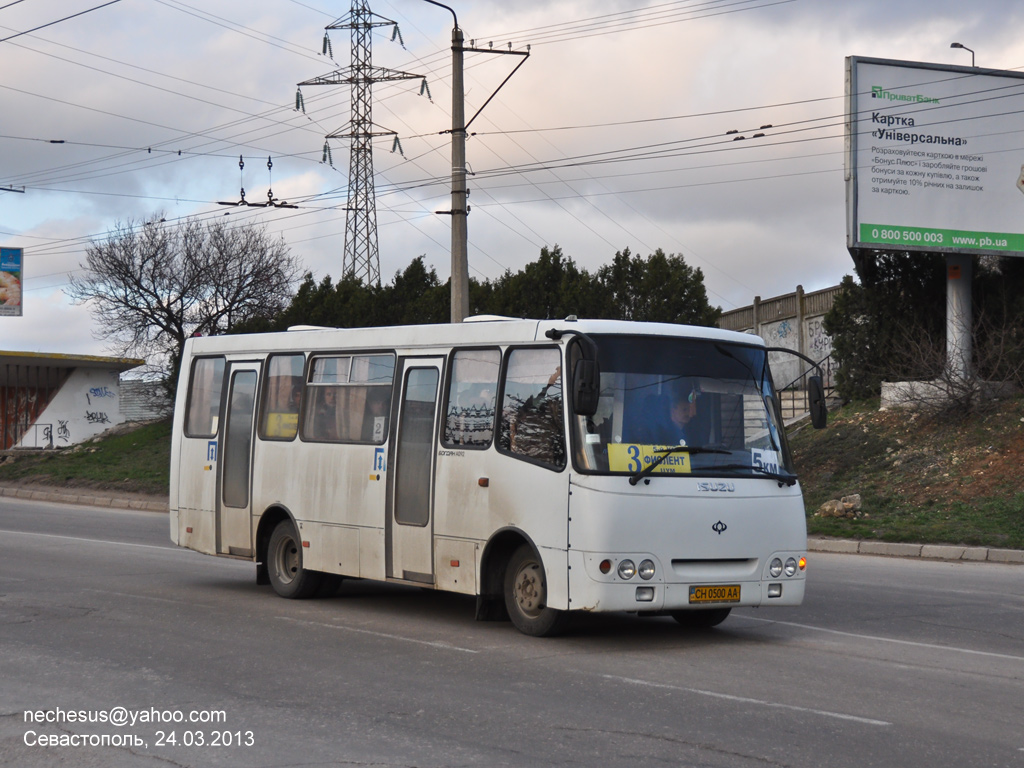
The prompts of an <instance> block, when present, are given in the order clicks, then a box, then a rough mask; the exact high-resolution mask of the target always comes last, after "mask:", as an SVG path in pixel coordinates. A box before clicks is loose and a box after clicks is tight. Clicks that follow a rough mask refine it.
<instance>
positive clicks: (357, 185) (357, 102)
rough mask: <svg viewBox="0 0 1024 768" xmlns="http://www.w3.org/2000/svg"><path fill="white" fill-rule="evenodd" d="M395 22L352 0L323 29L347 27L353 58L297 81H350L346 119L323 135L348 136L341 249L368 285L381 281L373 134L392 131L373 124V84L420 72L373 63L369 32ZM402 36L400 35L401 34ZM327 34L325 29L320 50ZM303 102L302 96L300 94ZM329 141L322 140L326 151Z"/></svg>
mask: <svg viewBox="0 0 1024 768" xmlns="http://www.w3.org/2000/svg"><path fill="white" fill-rule="evenodd" d="M386 26H393V27H394V28H395V33H394V35H398V25H397V23H396V22H394V21H391V20H390V19H385V18H383V17H382V16H378V15H377V14H375V13H373V12H372V11H371V10H370V7H369V3H368V2H367V0H352V9H351V11H350V12H349V14H348V16H344V17H342V18H340V19H338V20H337V21H334V22H332V23H331V24H329V25H327V27H325V29H327V30H331V29H348V30H351V41H352V50H351V64H350V66H348V67H346V68H345V69H339V70H336V71H335V72H332V73H331V74H329V75H324V76H322V77H315V78H313V79H312V80H306V81H304V82H301V83H299V86H300V87H301V86H303V85H350V86H351V87H352V107H351V117H350V120H349V123H348V125H347V126H345V127H344V128H339V129H338V130H337V131H334V132H332V133H329V134H328V135H327V136H326V137H325V138H326V139H328V140H330V139H349V140H350V151H349V173H348V204H347V206H346V213H345V251H344V261H343V274H345V275H349V274H351V275H355V276H356V277H360V278H362V279H364V280H365V282H366V284H367V285H379V284H380V253H379V251H378V248H377V196H376V192H375V189H374V181H373V146H372V142H373V139H374V138H376V137H378V136H394V135H395V132H394V131H385V130H374V129H375V128H377V127H378V126H375V125H374V122H373V84H374V83H380V82H386V81H392V80H419V79H421V78H422V75H414V74H411V73H409V72H399V71H397V70H393V69H383V68H381V67H374V66H373V54H372V50H371V33H372V32H373V29H374V28H375V27H386ZM399 37H400V36H399ZM329 50H330V40H329V38H328V37H327V35H326V34H325V35H324V53H327V52H328V51H329ZM299 103H301V99H300V100H299ZM326 154H327V147H326V145H325V155H326Z"/></svg>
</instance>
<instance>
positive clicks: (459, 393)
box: [443, 349, 501, 448]
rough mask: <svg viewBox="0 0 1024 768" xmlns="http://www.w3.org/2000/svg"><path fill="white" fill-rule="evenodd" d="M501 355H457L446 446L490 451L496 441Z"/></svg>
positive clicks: (480, 352)
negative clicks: (497, 394)
mask: <svg viewBox="0 0 1024 768" xmlns="http://www.w3.org/2000/svg"><path fill="white" fill-rule="evenodd" d="M500 366H501V352H500V351H499V350H497V349H463V350H459V351H458V352H456V353H455V355H454V357H453V362H452V379H451V385H450V387H449V389H448V403H447V405H446V410H445V413H446V417H445V424H444V439H443V442H444V444H445V445H446V446H450V447H456V446H459V447H466V448H486V447H487V446H489V445H490V444H491V440H492V439H493V437H494V410H495V394H496V392H497V390H498V369H499V368H500Z"/></svg>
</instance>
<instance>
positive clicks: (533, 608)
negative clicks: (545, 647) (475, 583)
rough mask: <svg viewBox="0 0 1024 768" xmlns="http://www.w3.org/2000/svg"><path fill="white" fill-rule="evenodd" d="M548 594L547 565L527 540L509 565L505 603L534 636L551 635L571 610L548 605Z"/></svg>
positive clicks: (521, 628)
mask: <svg viewBox="0 0 1024 768" xmlns="http://www.w3.org/2000/svg"><path fill="white" fill-rule="evenodd" d="M547 596H548V584H547V577H546V576H545V574H544V565H543V563H541V561H540V557H538V556H537V554H536V553H535V552H534V551H533V547H531V546H530V545H528V544H523V545H522V546H520V547H519V549H517V550H516V551H515V552H514V553H512V557H511V559H509V561H508V565H507V566H506V568H505V607H506V608H507V609H508V616H509V618H510V619H511V620H512V624H514V625H515V628H516V629H518V630H519V631H520V632H522V633H523V634H524V635H530V636H531V637H550V636H552V635H555V634H557V633H558V632H559V631H560V630H561V629H562V627H563V626H564V624H565V620H566V619H567V618H568V614H567V613H566V612H565V611H559V610H556V609H554V608H550V607H548V605H547Z"/></svg>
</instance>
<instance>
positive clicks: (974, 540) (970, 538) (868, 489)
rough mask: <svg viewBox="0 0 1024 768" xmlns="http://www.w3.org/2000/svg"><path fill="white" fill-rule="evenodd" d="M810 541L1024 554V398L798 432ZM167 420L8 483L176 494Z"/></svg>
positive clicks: (865, 412)
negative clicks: (843, 505)
mask: <svg viewBox="0 0 1024 768" xmlns="http://www.w3.org/2000/svg"><path fill="white" fill-rule="evenodd" d="M791 442H792V445H793V451H794V454H795V458H796V466H797V471H798V472H799V474H800V481H801V484H802V486H803V489H804V494H805V501H806V506H807V515H808V517H807V526H808V531H809V532H810V533H812V534H821V535H826V536H839V537H843V538H858V539H880V540H884V541H911V542H918V543H926V544H966V545H974V546H990V547H1006V548H1011V549H1024V399H1016V400H1009V401H1006V402H1003V403H1000V404H999V405H998V407H996V409H995V410H993V411H992V412H991V413H988V414H986V415H980V416H971V417H968V418H964V419H962V420H960V421H957V422H956V423H937V422H934V421H931V420H929V419H927V418H925V417H924V416H921V415H919V414H918V415H915V414H913V413H907V412H903V411H889V412H886V413H880V412H879V411H878V403H877V402H865V403H854V404H851V405H848V406H846V407H845V408H843V409H842V410H841V411H839V412H837V413H833V414H831V415H830V417H829V427H828V429H825V430H821V431H817V430H814V429H811V428H810V427H809V426H808V427H806V428H802V429H799V430H797V431H796V432H795V433H793V434H792V435H791ZM169 462H170V423H169V422H159V423H155V424H149V425H147V426H144V427H141V428H139V429H137V430H134V431H132V432H127V433H124V434H118V435H112V436H109V437H105V438H103V439H98V440H95V441H93V442H89V443H86V444H85V445H82V446H78V447H76V448H69V449H67V450H63V451H56V452H53V453H47V454H39V453H33V452H25V453H21V452H19V453H18V454H17V455H16V456H15V457H13V458H8V459H6V460H3V463H0V483H5V484H8V483H30V482H31V483H41V484H45V485H54V486H63V487H85V488H96V489H118V490H122V491H127V492H133V493H147V494H159V495H164V496H166V494H167V475H168V465H169ZM853 494H859V495H860V496H861V509H860V511H859V512H851V513H850V516H849V517H822V516H819V515H818V514H816V513H817V510H818V508H819V507H820V506H821V505H822V504H823V503H824V502H826V501H829V500H830V499H839V498H841V497H843V496H851V495H853Z"/></svg>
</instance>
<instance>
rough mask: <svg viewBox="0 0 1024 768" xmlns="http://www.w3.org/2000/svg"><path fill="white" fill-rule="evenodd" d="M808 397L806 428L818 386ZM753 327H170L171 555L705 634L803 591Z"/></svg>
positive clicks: (261, 579)
mask: <svg viewBox="0 0 1024 768" xmlns="http://www.w3.org/2000/svg"><path fill="white" fill-rule="evenodd" d="M812 379H814V385H815V387H812V390H814V392H815V396H814V397H813V398H812V400H813V403H814V409H813V413H814V420H815V426H823V420H824V401H823V398H822V397H821V392H820V379H817V377H812ZM779 414H780V411H779V398H778V395H777V393H776V391H775V389H774V385H773V383H772V378H771V374H770V371H769V366H768V349H767V348H766V347H765V345H764V342H763V341H762V340H761V339H760V338H758V337H756V336H752V335H748V334H741V333H735V332H730V331H722V330H718V329H712V328H697V327H689V326H679V325H668V324H655V323H629V322H617V321H599V320H586V321H577V320H576V319H575V318H568V319H567V320H565V321H536V320H509V319H501V318H481V319H474V320H471V321H467V322H465V323H462V324H455V325H430V326H408V327H393V328H365V329H326V328H305V327H304V328H297V329H292V330H289V331H287V332H282V333H271V334H254V335H237V336H216V337H207V338H193V339H189V341H188V342H187V344H186V346H185V350H184V357H183V359H182V366H181V380H180V384H179V387H178V395H177V402H176V405H175V411H174V432H173V444H172V456H171V484H170V510H171V515H170V528H171V539H172V540H173V541H174V542H175V543H176V544H177V545H179V546H182V547H188V548H189V549H194V550H197V551H199V552H205V553H208V554H211V555H218V556H222V557H234V558H242V559H245V560H250V561H253V562H254V563H255V564H256V575H257V582H258V583H260V584H267V583H269V584H270V585H272V587H273V589H274V590H275V591H276V592H277V593H278V594H279V595H281V596H282V597H289V598H300V597H309V596H313V595H317V594H328V593H332V592H333V591H334V590H335V589H336V588H337V586H338V584H339V583H340V582H341V579H342V578H344V577H355V578H362V579H376V580H380V581H388V582H396V583H402V584H411V585H417V586H420V587H428V588H434V589H440V590H449V591H452V592H459V593H464V594H468V595H475V596H476V597H477V618H479V619H505V618H506V617H507V618H508V619H511V621H512V622H513V624H514V625H515V626H516V627H517V628H518V629H519V630H521V631H523V632H525V633H527V634H530V635H548V634H553V633H555V632H556V631H557V630H558V629H559V628H560V626H561V625H562V623H563V620H564V619H565V618H566V616H567V615H568V614H569V613H570V612H573V611H633V612H638V613H642V614H652V615H670V616H672V617H673V618H675V619H676V620H677V621H679V622H680V623H681V624H687V625H697V626H713V625H715V624H718V623H719V622H721V621H722V620H723V619H725V618H726V616H727V615H728V614H729V611H730V610H731V609H732V608H733V607H737V606H771V605H779V606H793V605H799V604H800V603H801V601H802V600H803V596H804V577H805V565H806V547H807V535H806V521H805V517H804V506H803V499H802V496H801V492H800V485H799V483H798V482H797V478H796V474H795V473H794V470H793V463H792V459H791V456H790V452H789V449H788V447H787V444H786V437H785V433H784V431H783V428H782V423H781V418H780V415H779Z"/></svg>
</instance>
